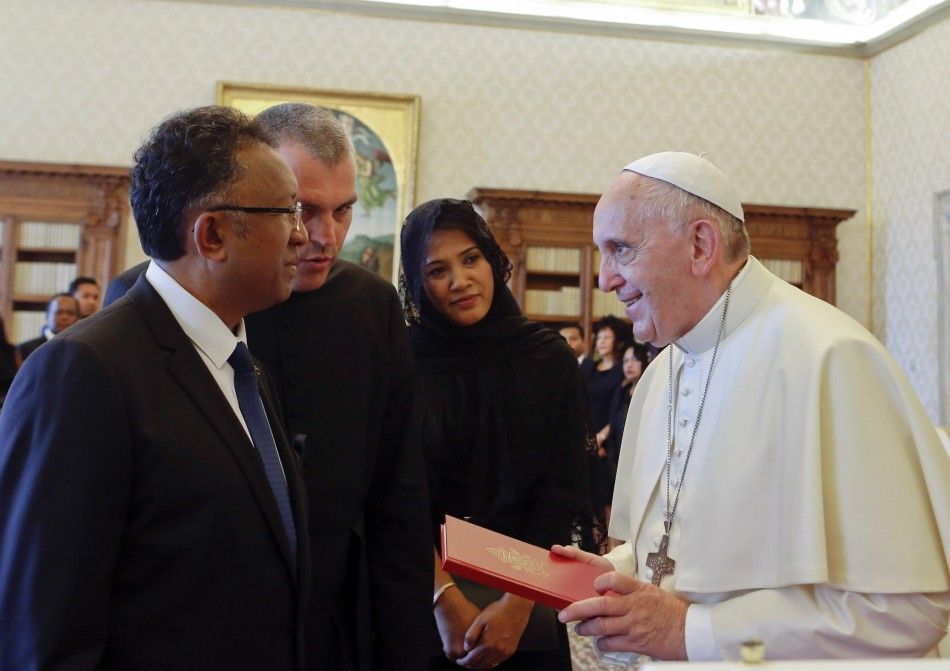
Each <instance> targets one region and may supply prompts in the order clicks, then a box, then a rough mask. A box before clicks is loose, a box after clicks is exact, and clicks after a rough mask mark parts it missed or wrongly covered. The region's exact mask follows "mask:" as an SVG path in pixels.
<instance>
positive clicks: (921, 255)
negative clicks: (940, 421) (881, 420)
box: [871, 20, 950, 419]
mask: <svg viewBox="0 0 950 671" xmlns="http://www.w3.org/2000/svg"><path fill="white" fill-rule="evenodd" d="M871 110H872V113H873V114H872V122H871V128H872V138H873V150H872V155H873V165H874V169H873V172H872V175H873V184H874V216H873V221H874V323H875V331H877V332H878V334H879V335H882V336H883V339H884V341H885V342H886V344H887V347H888V349H889V350H890V351H891V352H892V353H893V354H894V356H895V358H896V359H897V360H898V362H900V364H901V366H902V367H903V368H904V370H906V371H907V372H908V374H909V376H910V378H911V380H912V382H913V384H914V387H915V389H916V390H917V393H918V394H919V395H920V398H921V400H922V401H923V403H924V405H925V407H927V409H928V411H929V412H930V414H931V416H932V417H934V419H936V417H937V408H938V404H939V388H938V375H939V370H938V366H937V360H936V359H937V352H938V348H937V314H938V303H937V300H938V297H937V265H936V256H935V253H934V216H935V213H934V206H935V200H934V196H935V194H936V193H937V192H939V191H946V190H947V189H950V20H944V21H943V22H942V23H939V24H937V25H936V26H933V27H931V28H930V29H928V30H926V31H925V32H923V33H922V34H920V35H918V36H917V37H915V38H913V39H911V40H908V41H906V42H904V43H902V44H900V45H898V46H896V47H894V48H892V49H890V50H888V51H886V52H884V53H883V54H881V55H879V56H877V57H876V58H874V59H873V60H872V62H871Z"/></svg>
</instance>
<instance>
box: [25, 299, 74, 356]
mask: <svg viewBox="0 0 950 671" xmlns="http://www.w3.org/2000/svg"><path fill="white" fill-rule="evenodd" d="M77 321H79V302H78V301H77V300H76V299H75V298H73V297H72V295H70V294H56V295H55V296H53V297H52V298H51V299H50V300H49V303H48V304H47V306H46V323H45V324H44V325H43V332H42V334H40V337H39V338H33V339H31V340H27V341H25V342H21V343H20V344H19V345H17V348H16V352H17V355H18V356H19V357H20V362H21V363H22V362H23V361H25V360H26V357H28V356H30V355H31V354H32V353H33V352H35V351H36V348H37V347H39V346H40V345H42V344H43V343H45V342H46V341H47V340H49V339H51V338H52V337H53V336H54V335H56V334H57V333H59V332H60V331H62V330H63V329H66V328H69V327H70V326H72V325H73V324H75V323H76V322H77Z"/></svg>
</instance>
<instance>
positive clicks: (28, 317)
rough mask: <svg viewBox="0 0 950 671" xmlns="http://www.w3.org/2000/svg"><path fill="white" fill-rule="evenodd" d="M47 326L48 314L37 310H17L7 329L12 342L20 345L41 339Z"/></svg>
mask: <svg viewBox="0 0 950 671" xmlns="http://www.w3.org/2000/svg"><path fill="white" fill-rule="evenodd" d="M45 324H46V312H45V311H44V312H38V311H36V310H15V311H14V312H13V319H11V320H10V325H9V327H8V329H7V336H8V337H9V339H10V342H12V343H14V344H19V343H21V342H25V341H27V340H32V339H33V338H36V337H39V335H40V334H41V333H42V332H43V326H44V325H45Z"/></svg>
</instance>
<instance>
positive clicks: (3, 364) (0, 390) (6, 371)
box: [0, 317, 17, 408]
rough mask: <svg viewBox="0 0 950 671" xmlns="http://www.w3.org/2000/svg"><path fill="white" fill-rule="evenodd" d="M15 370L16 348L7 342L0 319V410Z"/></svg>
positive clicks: (0, 319) (0, 318) (1, 319)
mask: <svg viewBox="0 0 950 671" xmlns="http://www.w3.org/2000/svg"><path fill="white" fill-rule="evenodd" d="M16 369H17V360H16V348H15V347H14V346H13V345H11V344H10V341H9V340H7V333H6V330H5V329H4V327H3V317H0V408H2V407H3V399H5V398H6V397H7V392H8V391H9V390H10V385H11V384H12V383H13V376H14V375H16Z"/></svg>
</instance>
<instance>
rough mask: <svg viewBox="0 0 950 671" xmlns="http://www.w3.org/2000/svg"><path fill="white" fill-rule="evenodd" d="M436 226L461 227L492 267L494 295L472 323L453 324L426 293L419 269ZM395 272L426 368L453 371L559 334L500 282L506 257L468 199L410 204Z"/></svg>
mask: <svg viewBox="0 0 950 671" xmlns="http://www.w3.org/2000/svg"><path fill="white" fill-rule="evenodd" d="M436 229H455V230H459V231H462V232H464V233H465V234H467V235H468V236H469V237H470V238H472V240H473V241H474V242H475V244H476V245H478V248H479V250H480V251H481V252H482V254H484V256H485V258H486V260H487V261H488V263H489V264H490V265H491V268H492V278H493V279H494V281H495V287H494V296H493V298H492V304H491V307H490V308H489V310H488V314H486V315H485V317H484V318H483V319H482V320H481V321H479V322H478V323H477V324H473V325H471V326H457V325H455V324H453V323H452V322H451V321H449V320H448V319H447V318H446V317H444V316H443V315H442V314H441V313H440V312H439V311H438V310H436V309H435V306H434V305H432V301H430V300H429V297H428V296H427V295H426V292H425V289H424V287H423V280H424V276H423V272H422V268H423V266H424V265H425V261H426V256H427V254H428V248H429V240H430V238H431V237H432V232H433V231H434V230H436ZM401 243H402V269H401V272H400V274H399V283H400V289H401V293H402V298H403V310H404V312H405V315H406V320H407V321H408V322H409V326H410V341H411V344H412V352H413V356H414V358H415V360H416V364H417V365H418V366H419V367H420V368H422V369H425V370H455V369H461V368H466V367H469V366H472V365H477V364H478V362H479V361H482V360H484V359H488V358H495V357H499V356H510V355H514V354H517V353H519V352H523V351H525V350H527V349H531V348H533V347H539V346H541V345H543V344H544V343H545V342H550V341H560V340H562V338H561V337H560V336H559V335H558V334H557V333H555V332H554V331H552V330H551V329H548V328H546V327H544V326H542V325H541V324H539V323H537V322H534V321H531V320H529V319H526V318H525V317H524V315H522V314H521V309H520V308H519V307H518V303H517V302H516V301H515V298H514V296H512V295H511V291H510V290H509V289H508V287H507V285H506V284H505V283H506V282H507V281H508V279H509V278H510V277H511V262H510V261H509V260H508V257H507V256H505V253H504V252H503V251H502V250H501V247H499V246H498V242H497V241H496V240H495V238H494V236H493V235H492V233H491V230H490V229H489V228H488V224H486V223H485V220H484V219H482V218H481V216H479V214H478V213H477V212H476V211H475V208H473V207H472V204H471V203H470V202H469V201H467V200H454V199H451V198H440V199H438V200H430V201H429V202H427V203H423V204H422V205H420V206H419V207H417V208H416V209H414V210H413V211H412V212H411V213H410V214H409V216H408V217H407V219H406V223H405V225H404V226H403V229H402V235H401Z"/></svg>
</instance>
